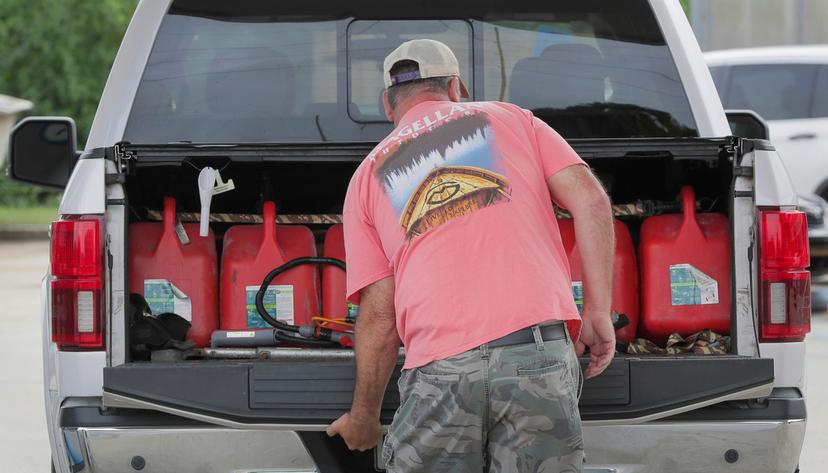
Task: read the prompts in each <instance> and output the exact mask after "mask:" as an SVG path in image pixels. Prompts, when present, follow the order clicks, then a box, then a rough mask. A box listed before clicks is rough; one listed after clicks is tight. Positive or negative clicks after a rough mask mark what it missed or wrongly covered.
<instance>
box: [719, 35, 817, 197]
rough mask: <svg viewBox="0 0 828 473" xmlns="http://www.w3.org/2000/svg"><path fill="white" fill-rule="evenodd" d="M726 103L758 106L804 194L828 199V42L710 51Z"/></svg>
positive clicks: (727, 106) (728, 105)
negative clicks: (817, 44)
mask: <svg viewBox="0 0 828 473" xmlns="http://www.w3.org/2000/svg"><path fill="white" fill-rule="evenodd" d="M705 59H706V60H707V64H708V66H710V72H711V74H712V75H713V81H714V82H715V83H716V88H717V89H718V91H719V95H720V97H721V99H722V104H723V105H724V108H725V109H747V110H753V111H755V112H757V113H759V115H761V116H762V118H764V119H765V120H766V121H767V123H768V126H769V127H770V139H771V142H772V143H773V145H774V146H775V147H776V149H777V150H778V151H779V154H780V155H781V156H782V160H783V161H784V162H785V168H787V170H788V174H790V176H791V180H792V181H793V183H794V187H795V188H796V190H797V192H799V193H800V194H817V195H819V196H821V197H822V198H824V199H828V46H783V47H769V48H749V49H732V50H723V51H712V52H708V53H706V54H705Z"/></svg>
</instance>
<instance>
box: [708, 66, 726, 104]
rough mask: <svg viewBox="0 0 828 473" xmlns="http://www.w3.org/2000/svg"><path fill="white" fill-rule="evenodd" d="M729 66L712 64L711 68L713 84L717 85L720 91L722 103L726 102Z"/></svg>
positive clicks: (717, 89)
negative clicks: (726, 82) (725, 93)
mask: <svg viewBox="0 0 828 473" xmlns="http://www.w3.org/2000/svg"><path fill="white" fill-rule="evenodd" d="M727 72H728V67H727V66H712V67H711V68H710V75H711V76H712V77H713V84H714V85H715V86H716V91H717V92H718V93H719V98H720V99H721V100H722V103H724V102H725V98H724V92H725V85H726V84H725V81H726V80H727Z"/></svg>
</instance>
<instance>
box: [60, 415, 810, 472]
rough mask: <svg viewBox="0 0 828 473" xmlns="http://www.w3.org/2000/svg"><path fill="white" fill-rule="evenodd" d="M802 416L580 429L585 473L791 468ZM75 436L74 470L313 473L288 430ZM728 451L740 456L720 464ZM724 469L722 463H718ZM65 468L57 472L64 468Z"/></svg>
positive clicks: (74, 432) (86, 432)
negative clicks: (137, 460)
mask: <svg viewBox="0 0 828 473" xmlns="http://www.w3.org/2000/svg"><path fill="white" fill-rule="evenodd" d="M805 426H806V423H805V421H804V420H788V421H762V422H728V421H718V422H717V421H710V422H707V421H704V422H696V421H677V422H670V421H664V422H653V423H648V424H641V425H619V426H603V427H585V428H584V441H585V445H586V457H587V460H588V461H589V464H587V465H585V469H584V471H585V472H586V473H655V472H663V471H677V470H680V471H688V472H689V471H693V472H707V471H728V472H729V473H748V472H749V473H754V472H756V471H793V470H794V468H795V466H796V462H797V460H798V458H799V453H800V449H801V446H802V441H803V439H804V436H805ZM63 432H66V434H67V436H69V437H73V436H74V437H75V438H76V439H77V442H78V447H77V451H79V452H81V453H82V455H83V460H84V466H85V468H84V469H81V470H78V471H79V472H81V473H104V472H105V473H119V472H129V473H134V472H135V470H134V469H132V468H131V466H130V461H131V459H132V458H133V457H134V456H136V455H140V456H141V457H142V458H143V459H144V460H145V461H146V466H147V467H148V468H147V469H146V471H171V472H172V471H175V472H176V473H196V472H198V473H225V472H233V473H247V472H251V471H256V472H269V473H275V472H285V473H286V472H292V473H317V472H318V470H317V467H316V465H315V462H314V460H313V459H312V458H311V456H310V454H309V453H308V451H307V449H306V448H305V446H304V444H303V442H302V440H301V439H300V438H299V435H298V434H297V433H295V432H286V431H282V432H275V431H272V430H263V429H252V430H237V429H226V428H221V427H215V428H213V427H193V428H186V427H171V428H95V427H89V428H85V427H80V428H68V429H63ZM729 449H735V450H737V452H738V453H739V460H738V461H737V462H736V463H733V464H725V461H724V454H725V452H726V451H727V450H729ZM725 467H726V468H725ZM66 471H68V470H64V473H66Z"/></svg>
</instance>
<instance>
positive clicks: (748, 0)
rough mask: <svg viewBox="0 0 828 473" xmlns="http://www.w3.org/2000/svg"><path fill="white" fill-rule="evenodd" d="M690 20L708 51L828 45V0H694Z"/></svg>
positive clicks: (702, 44) (703, 46)
mask: <svg viewBox="0 0 828 473" xmlns="http://www.w3.org/2000/svg"><path fill="white" fill-rule="evenodd" d="M690 22H691V24H692V25H693V31H694V32H695V33H696V37H697V38H698V39H699V44H700V45H701V47H702V49H703V50H705V51H710V50H715V49H731V48H745V47H752V46H772V45H787V44H828V0H691V10H690Z"/></svg>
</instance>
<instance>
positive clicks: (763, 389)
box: [103, 383, 773, 431]
mask: <svg viewBox="0 0 828 473" xmlns="http://www.w3.org/2000/svg"><path fill="white" fill-rule="evenodd" d="M772 390H773V383H768V384H765V385H762V386H757V387H754V388H750V389H746V390H744V391H739V392H737V393H731V394H728V395H725V396H719V397H716V398H712V399H708V400H706V401H700V402H697V403H693V404H689V405H687V406H682V407H677V408H675V409H669V410H666V411H662V412H658V413H656V414H650V415H646V416H641V417H633V418H625V419H607V420H588V421H584V422H583V425H584V426H605V425H637V424H643V423H646V422H652V421H655V420H658V419H663V418H665V417H670V416H673V415H676V414H681V413H683V412H688V411H692V410H696V409H700V408H702V407H706V406H710V405H713V404H718V403H720V402H725V401H735V400H738V399H759V398H763V397H768V396H769V395H770V393H771V391H772ZM103 404H104V406H106V407H121V408H126V409H149V410H155V411H160V412H165V413H167V414H173V415H177V416H180V417H186V418H188V419H194V420H198V421H201V422H207V423H210V424H215V425H220V426H223V427H230V428H233V429H250V428H254V429H261V430H303V431H320V430H325V428H326V427H327V424H247V423H244V422H236V421H232V420H227V419H223V418H221V417H216V416H211V415H207V414H199V413H195V412H190V411H187V410H183V409H178V408H175V407H169V406H164V405H162V404H158V403H154V402H150V401H143V400H139V399H133V398H130V397H127V396H122V395H120V394H114V393H109V392H106V391H104V394H103Z"/></svg>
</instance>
